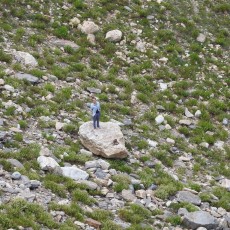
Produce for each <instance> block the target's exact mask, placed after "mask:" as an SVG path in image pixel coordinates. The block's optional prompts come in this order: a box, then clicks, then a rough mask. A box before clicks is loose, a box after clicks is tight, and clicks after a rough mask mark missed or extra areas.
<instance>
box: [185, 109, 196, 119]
mask: <svg viewBox="0 0 230 230" xmlns="http://www.w3.org/2000/svg"><path fill="white" fill-rule="evenodd" d="M184 113H185V116H186V117H188V118H191V117H194V115H193V114H192V113H190V112H189V110H188V109H187V108H185V111H184Z"/></svg>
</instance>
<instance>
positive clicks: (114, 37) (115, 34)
mask: <svg viewBox="0 0 230 230" xmlns="http://www.w3.org/2000/svg"><path fill="white" fill-rule="evenodd" d="M121 38H122V32H121V31H120V30H111V31H109V32H107V33H106V36H105V39H107V40H109V41H111V42H119V41H120V40H121Z"/></svg>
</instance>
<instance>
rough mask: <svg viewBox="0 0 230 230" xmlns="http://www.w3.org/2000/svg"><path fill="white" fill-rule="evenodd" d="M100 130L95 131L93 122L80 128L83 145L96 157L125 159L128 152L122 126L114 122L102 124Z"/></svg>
mask: <svg viewBox="0 0 230 230" xmlns="http://www.w3.org/2000/svg"><path fill="white" fill-rule="evenodd" d="M100 127H101V128H100V129H94V128H93V124H92V122H86V123H84V124H82V125H81V126H80V128H79V138H80V140H81V143H82V144H83V145H84V146H85V147H86V148H87V149H89V150H90V151H91V152H92V153H94V154H95V155H100V156H103V157H105V158H125V157H127V155H128V152H127V150H126V147H125V140H124V137H123V134H122V132H121V129H120V126H119V125H117V124H115V123H112V122H101V123H100Z"/></svg>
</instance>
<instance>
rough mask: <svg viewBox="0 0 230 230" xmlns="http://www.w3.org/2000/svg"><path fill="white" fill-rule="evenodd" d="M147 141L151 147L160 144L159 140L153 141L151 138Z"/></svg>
mask: <svg viewBox="0 0 230 230" xmlns="http://www.w3.org/2000/svg"><path fill="white" fill-rule="evenodd" d="M147 142H148V144H149V146H151V147H153V148H156V147H157V145H158V142H156V141H152V140H150V139H148V140H147Z"/></svg>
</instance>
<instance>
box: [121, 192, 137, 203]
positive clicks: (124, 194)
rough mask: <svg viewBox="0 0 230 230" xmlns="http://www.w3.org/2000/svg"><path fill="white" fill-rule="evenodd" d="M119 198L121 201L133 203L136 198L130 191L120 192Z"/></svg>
mask: <svg viewBox="0 0 230 230" xmlns="http://www.w3.org/2000/svg"><path fill="white" fill-rule="evenodd" d="M121 196H122V198H123V199H125V200H127V201H134V200H136V196H135V195H134V194H133V193H132V191H131V190H125V189H123V190H122V192H121Z"/></svg>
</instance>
